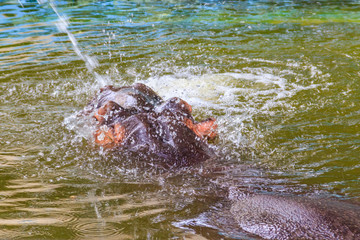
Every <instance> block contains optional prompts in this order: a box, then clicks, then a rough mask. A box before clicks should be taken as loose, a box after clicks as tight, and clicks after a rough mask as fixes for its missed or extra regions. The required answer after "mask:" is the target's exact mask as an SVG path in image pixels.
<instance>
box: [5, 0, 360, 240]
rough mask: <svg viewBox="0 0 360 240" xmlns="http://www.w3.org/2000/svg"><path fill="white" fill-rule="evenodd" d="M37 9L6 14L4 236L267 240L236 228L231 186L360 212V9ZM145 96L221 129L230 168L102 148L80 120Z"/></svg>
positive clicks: (80, 4) (345, 4)
mask: <svg viewBox="0 0 360 240" xmlns="http://www.w3.org/2000/svg"><path fill="white" fill-rule="evenodd" d="M40 2H41V4H39V3H38V1H32V0H21V1H13V0H7V1H2V2H1V3H0V16H1V17H0V81H1V84H0V219H1V223H0V235H1V236H2V237H3V238H33V239H48V238H55V239H84V238H94V239H98V238H104V239H145V238H148V239H171V238H187V239H219V238H224V239H233V238H235V237H238V238H242V239H243V238H244V239H245V238H250V239H252V238H253V239H257V238H258V237H257V236H253V235H251V234H249V233H247V232H244V231H242V230H241V229H238V228H237V226H238V225H236V224H235V223H234V222H231V221H230V219H231V216H230V215H226V211H225V210H226V209H227V208H228V207H229V206H228V204H229V203H228V200H227V196H228V194H229V189H233V188H234V187H235V188H236V189H237V190H238V191H240V192H259V193H278V194H282V193H289V194H292V195H299V196H312V197H314V196H318V195H321V196H323V197H325V198H326V197H329V196H332V197H334V198H337V199H339V200H344V199H347V200H349V199H351V200H352V201H353V202H359V199H358V196H359V181H360V178H359V176H360V165H359V161H358V156H359V146H360V145H359V144H360V135H359V132H360V121H359V117H358V116H359V114H360V105H359V95H358V94H357V93H358V90H359V88H360V85H359V81H358V78H359V72H360V66H359V64H358V62H359V58H360V56H359V52H360V51H359V45H358V40H359V34H358V33H359V32H360V29H359V26H358V23H359V19H360V18H359V11H358V10H359V7H360V5H359V4H358V2H357V1H342V2H341V3H340V2H337V1H316V2H312V1H286V2H284V1H241V2H238V1H226V2H220V1H203V0H201V1H161V2H154V1H125V2H122V1H112V0H111V1H110V0H108V1H97V2H96V1H86V0H83V1H53V3H54V4H55V5H54V6H55V8H56V10H57V11H58V15H57V14H56V13H55V12H54V8H52V6H51V5H50V4H49V2H45V1H40ZM59 17H60V19H61V18H62V19H63V20H64V21H65V20H67V21H68V25H67V26H66V28H65V29H62V30H63V31H59V29H58V28H57V26H56V23H57V22H58V21H59ZM69 37H70V38H72V37H74V39H75V40H76V41H75V40H74V39H73V41H71V40H70V39H69ZM74 46H76V47H77V49H76V48H75V51H74ZM76 51H80V54H79V52H78V53H76ZM79 55H80V57H79ZM81 56H82V57H81ZM88 56H90V57H91V58H88ZM87 59H90V60H91V59H93V60H96V61H98V65H97V64H94V65H91V64H90V63H88V64H87V65H88V68H87V67H86V63H84V61H85V62H86V61H87ZM96 61H95V62H96ZM89 65H90V67H89ZM99 79H100V80H102V82H101V81H99ZM99 82H100V83H99ZM133 82H143V83H146V84H147V85H149V86H150V87H152V88H154V89H155V90H156V91H157V92H158V93H159V94H160V95H161V96H162V97H164V98H170V97H173V96H178V97H181V98H183V99H185V100H186V101H188V102H189V103H190V104H191V105H192V106H193V109H194V114H195V117H196V118H198V119H202V118H204V117H208V116H216V118H217V119H218V122H219V138H218V139H217V140H216V141H215V142H214V143H213V145H214V146H215V147H216V148H217V151H218V155H219V157H218V159H216V160H214V161H213V162H207V163H204V164H202V165H198V166H193V167H192V168H187V169H178V170H177V171H172V172H164V171H163V170H162V169H159V168H158V167H157V166H153V167H150V168H144V164H143V163H144V162H146V161H147V160H148V159H143V158H141V156H137V157H136V156H135V157H134V156H123V155H121V154H114V153H113V152H103V151H101V149H99V148H97V147H96V146H94V144H93V143H92V136H91V131H90V130H91V129H89V126H88V122H87V120H86V119H85V120H84V119H80V118H79V117H78V116H77V114H78V112H79V111H80V110H81V109H82V108H83V107H84V106H85V105H86V103H87V102H88V101H89V99H91V97H92V96H93V95H94V94H95V92H96V91H97V90H98V88H99V85H103V84H105V83H111V84H113V85H126V84H131V83H133ZM219 212H220V213H223V214H222V215H221V214H220V215H221V216H219ZM219 219H220V220H219ZM215 220H217V221H215ZM221 221H222V223H221ZM219 222H220V223H221V224H217V223H219ZM224 223H225V224H224Z"/></svg>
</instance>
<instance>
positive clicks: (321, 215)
mask: <svg viewBox="0 0 360 240" xmlns="http://www.w3.org/2000/svg"><path fill="white" fill-rule="evenodd" d="M83 113H85V114H87V115H90V116H92V118H93V119H95V120H94V121H95V125H96V126H95V131H94V134H93V135H94V141H95V143H96V144H97V145H99V146H101V147H102V148H105V149H113V150H114V151H115V152H121V153H123V152H126V151H130V152H133V153H136V154H145V156H146V158H145V159H146V161H153V160H154V159H155V160H157V159H161V160H162V163H166V164H167V166H169V167H174V168H175V167H183V166H191V165H194V164H195V163H199V162H204V161H205V160H208V159H214V157H215V156H216V154H215V152H214V150H213V149H212V147H211V146H210V145H209V143H208V140H211V139H214V138H215V137H216V128H217V124H216V121H215V119H214V118H212V117H210V118H208V119H205V120H203V121H199V122H198V121H196V120H195V119H194V117H193V116H192V107H191V106H190V104H188V103H187V102H186V101H184V100H183V99H180V98H177V97H173V98H170V99H168V100H163V99H162V98H161V97H160V96H159V95H158V94H157V93H155V92H154V91H153V90H152V89H151V88H149V87H147V86H146V85H144V84H141V83H136V84H133V85H131V86H124V87H114V86H106V87H104V88H101V89H100V92H99V93H98V94H97V96H95V97H94V98H93V99H92V101H91V102H90V103H89V104H88V105H87V107H86V108H85V111H84V112H83ZM162 166H163V165H162ZM225 169H227V168H226V167H225ZM227 170H229V169H227ZM205 172H206V171H205ZM213 182H217V181H213ZM215 188H219V189H222V188H223V187H222V186H220V187H219V186H217V187H216V186H215ZM232 189H235V190H232ZM228 191H229V192H228ZM228 191H227V190H225V191H222V190H221V191H215V192H216V193H217V194H219V193H221V192H222V193H223V194H225V196H222V197H221V196H220V197H221V198H223V199H226V201H227V202H229V204H228V206H227V207H225V208H224V209H223V210H222V211H221V212H220V213H219V214H220V215H217V214H215V216H214V218H213V219H215V220H214V221H213V224H214V223H215V225H218V226H220V228H223V229H226V228H228V227H233V228H235V229H238V230H239V231H240V232H246V233H249V234H250V236H254V237H256V238H263V239H360V217H359V216H360V207H359V206H358V205H356V204H347V203H344V202H338V201H327V200H316V199H310V198H306V197H297V196H282V195H275V194H262V193H255V192H254V193H251V192H250V193H244V192H242V191H241V190H240V191H237V190H236V188H233V187H230V188H229V189H228ZM226 195H227V196H226ZM224 217H226V219H224ZM230 220H231V221H230ZM216 222H218V223H216ZM230 232H231V233H232V234H233V233H234V229H230ZM240 237H243V235H242V234H240Z"/></svg>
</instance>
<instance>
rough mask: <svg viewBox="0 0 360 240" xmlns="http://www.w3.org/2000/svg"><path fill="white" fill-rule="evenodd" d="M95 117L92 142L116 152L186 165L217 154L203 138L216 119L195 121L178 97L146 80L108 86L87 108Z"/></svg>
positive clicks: (211, 130) (212, 131) (210, 132)
mask: <svg viewBox="0 0 360 240" xmlns="http://www.w3.org/2000/svg"><path fill="white" fill-rule="evenodd" d="M85 112H86V113H87V114H93V117H94V118H95V119H96V122H97V130H96V132H95V134H94V136H95V142H96V143H97V144H98V145H100V146H102V147H104V148H112V149H118V150H119V151H124V150H127V151H132V152H137V153H139V154H145V155H147V156H150V155H151V156H157V157H158V158H160V159H162V160H163V161H165V162H166V163H168V165H169V166H187V165H190V164H194V163H196V162H201V161H205V160H207V159H209V158H212V157H214V156H215V154H214V151H213V150H212V149H211V148H210V147H209V145H208V143H207V140H208V139H213V138H214V137H215V136H216V133H215V130H216V127H217V125H216V123H215V119H213V118H209V119H207V120H205V121H201V122H196V121H195V120H194V118H193V116H192V114H191V112H192V108H191V106H190V105H189V104H188V103H187V102H185V101H184V100H182V99H180V98H176V97H174V98H171V99H169V100H167V101H164V100H163V99H162V98H161V97H160V96H159V95H157V94H156V93H155V92H154V91H153V90H152V89H151V88H149V87H147V86H146V85H144V84H140V83H137V84H134V85H132V86H126V87H119V88H116V87H113V86H106V87H104V88H102V89H101V90H100V93H99V94H98V95H97V96H96V97H95V98H94V99H93V100H92V101H91V102H90V104H89V105H88V106H87V107H86V108H85Z"/></svg>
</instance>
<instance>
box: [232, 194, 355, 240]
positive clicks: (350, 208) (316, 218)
mask: <svg viewBox="0 0 360 240" xmlns="http://www.w3.org/2000/svg"><path fill="white" fill-rule="evenodd" d="M231 212H232V214H233V216H234V218H235V220H236V221H237V223H238V224H239V226H240V227H241V228H242V229H243V230H245V231H248V232H250V233H252V234H256V235H258V236H261V237H263V238H265V239H334V240H335V239H360V218H359V216H360V207H359V206H357V205H353V204H350V203H342V202H337V201H330V200H316V199H310V198H304V197H290V196H275V195H270V194H258V195H257V194H254V195H252V194H251V195H244V196H242V197H240V198H239V199H237V200H235V201H234V202H233V204H232V207H231Z"/></svg>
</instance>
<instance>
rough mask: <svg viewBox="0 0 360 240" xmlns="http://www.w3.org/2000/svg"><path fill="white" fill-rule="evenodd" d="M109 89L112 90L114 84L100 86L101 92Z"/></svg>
mask: <svg viewBox="0 0 360 240" xmlns="http://www.w3.org/2000/svg"><path fill="white" fill-rule="evenodd" d="M108 89H110V90H112V89H114V86H113V85H106V86H105V87H102V88H100V93H102V92H103V91H105V90H108Z"/></svg>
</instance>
